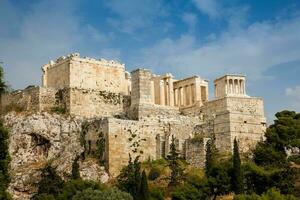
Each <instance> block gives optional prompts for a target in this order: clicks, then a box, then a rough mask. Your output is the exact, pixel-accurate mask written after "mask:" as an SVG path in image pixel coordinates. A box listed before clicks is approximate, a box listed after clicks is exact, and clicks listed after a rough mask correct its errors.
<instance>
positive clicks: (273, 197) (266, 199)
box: [234, 188, 296, 200]
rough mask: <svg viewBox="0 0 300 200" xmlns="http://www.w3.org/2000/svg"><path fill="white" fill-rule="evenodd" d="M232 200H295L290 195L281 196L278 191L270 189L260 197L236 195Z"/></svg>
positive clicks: (255, 195)
mask: <svg viewBox="0 0 300 200" xmlns="http://www.w3.org/2000/svg"><path fill="white" fill-rule="evenodd" d="M234 200H296V198H295V197H294V196H292V195H282V194H281V193H280V191H279V190H277V189H275V188H272V189H270V190H268V191H267V192H266V193H264V194H262V195H261V196H259V195H257V194H251V195H237V196H235V197H234Z"/></svg>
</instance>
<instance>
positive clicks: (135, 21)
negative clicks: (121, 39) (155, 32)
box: [104, 0, 166, 34]
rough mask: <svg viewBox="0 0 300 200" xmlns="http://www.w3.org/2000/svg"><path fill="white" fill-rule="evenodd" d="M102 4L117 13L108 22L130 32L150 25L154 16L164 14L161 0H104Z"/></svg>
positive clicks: (122, 30)
mask: <svg viewBox="0 0 300 200" xmlns="http://www.w3.org/2000/svg"><path fill="white" fill-rule="evenodd" d="M104 5H105V6H106V7H107V8H108V9H109V10H111V11H112V12H113V13H114V14H116V15H117V16H115V17H110V18H109V19H108V20H107V21H108V23H109V24H110V25H111V26H113V27H115V28H117V29H118V30H120V31H121V32H125V33H130V34H131V33H134V32H136V31H138V30H140V29H143V28H146V27H151V26H152V25H153V23H155V22H154V21H155V19H156V18H158V17H159V16H163V15H166V10H165V7H164V6H163V3H162V0H143V1H141V0H122V1H119V0H104Z"/></svg>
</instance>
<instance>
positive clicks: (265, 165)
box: [247, 111, 300, 194]
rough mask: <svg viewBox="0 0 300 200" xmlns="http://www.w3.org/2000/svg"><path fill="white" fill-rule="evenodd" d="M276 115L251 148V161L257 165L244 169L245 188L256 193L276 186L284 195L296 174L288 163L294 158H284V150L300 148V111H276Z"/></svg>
mask: <svg viewBox="0 0 300 200" xmlns="http://www.w3.org/2000/svg"><path fill="white" fill-rule="evenodd" d="M276 117H277V119H276V120H274V124H272V125H271V126H269V128H268V129H267V131H266V135H265V136H266V140H265V141H263V142H260V143H259V144H258V145H257V147H256V149H255V150H254V158H253V160H254V162H255V163H256V164H257V165H258V166H255V167H253V165H252V167H250V168H249V167H248V168H247V169H248V170H249V171H247V182H248V183H247V187H248V188H252V190H253V191H255V192H256V193H258V194H261V193H263V192H265V191H266V190H267V189H270V188H271V187H277V188H278V189H280V191H281V192H282V193H284V194H291V193H293V192H294V184H295V180H296V179H295V178H296V177H295V172H294V170H293V169H292V168H291V166H290V163H289V161H290V160H292V159H293V157H292V158H290V159H287V155H286V152H285V150H286V149H289V148H292V147H298V148H299V147H300V114H299V113H298V114H297V113H295V112H294V111H282V112H278V113H276ZM296 157H297V156H296ZM296 160H297V159H296ZM249 180H250V181H249ZM249 182H252V183H250V184H249ZM248 190H249V189H248Z"/></svg>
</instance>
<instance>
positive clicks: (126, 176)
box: [117, 155, 141, 200]
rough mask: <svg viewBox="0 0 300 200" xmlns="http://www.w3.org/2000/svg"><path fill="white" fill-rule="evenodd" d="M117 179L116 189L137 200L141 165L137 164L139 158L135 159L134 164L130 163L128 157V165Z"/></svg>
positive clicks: (130, 160)
mask: <svg viewBox="0 0 300 200" xmlns="http://www.w3.org/2000/svg"><path fill="white" fill-rule="evenodd" d="M117 179H118V188H120V189H121V190H123V191H125V192H128V193H129V194H131V195H132V197H133V199H135V200H138V199H139V196H140V187H141V163H140V162H139V157H136V158H135V160H134V162H132V159H131V156H130V155H129V161H128V165H127V166H125V167H123V169H122V170H121V173H120V175H119V176H118V177H117Z"/></svg>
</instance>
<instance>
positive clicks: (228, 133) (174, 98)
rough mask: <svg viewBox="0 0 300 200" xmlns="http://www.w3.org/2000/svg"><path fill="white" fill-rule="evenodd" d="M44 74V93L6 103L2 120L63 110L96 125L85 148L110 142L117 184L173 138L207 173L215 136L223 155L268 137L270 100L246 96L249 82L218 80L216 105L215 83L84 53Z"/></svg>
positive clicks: (20, 94) (34, 91) (30, 92)
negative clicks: (131, 165)
mask: <svg viewBox="0 0 300 200" xmlns="http://www.w3.org/2000/svg"><path fill="white" fill-rule="evenodd" d="M42 71H43V76H42V86H37V87H36V86H31V87H28V88H26V89H25V90H21V91H15V92H12V93H9V94H6V95H4V96H2V98H1V112H2V114H3V115H5V114H7V113H8V112H10V111H17V112H20V113H26V116H28V117H30V116H31V115H33V114H34V113H38V112H48V113H51V112H53V110H55V109H60V110H63V111H64V113H65V114H66V115H69V116H71V117H80V118H81V119H82V120H83V121H87V122H89V126H88V128H87V130H86V131H87V132H86V135H85V140H86V141H87V144H89V147H90V148H92V149H93V148H96V143H97V140H99V138H102V139H103V140H104V141H105V148H104V152H103V155H101V159H102V160H103V161H104V164H103V165H104V166H105V168H106V170H107V171H108V172H109V174H110V175H111V176H117V175H118V173H119V171H120V169H121V168H122V166H124V165H126V163H127V161H128V158H129V154H131V156H133V157H134V156H137V155H140V157H141V160H147V159H149V158H151V159H160V158H164V157H166V155H167V154H168V152H169V146H170V142H171V138H172V136H174V137H175V138H176V145H177V147H178V149H179V151H180V153H181V155H182V156H183V157H185V158H186V160H187V161H188V162H189V163H191V165H193V166H195V167H203V163H204V159H205V145H206V142H207V141H208V140H209V139H210V138H212V136H214V137H215V139H216V146H217V148H218V149H220V150H221V151H222V152H231V151H232V148H233V140H234V138H237V140H238V141H239V143H240V145H239V146H240V150H241V151H242V152H247V151H249V150H250V149H252V148H253V147H254V146H255V144H256V143H257V142H258V141H260V140H261V139H262V138H263V135H264V132H265V129H266V120H265V117H264V108H263V100H262V99H261V98H257V97H250V96H248V95H247V94H246V84H245V82H246V78H245V76H242V75H225V76H223V77H221V78H218V79H216V80H215V81H214V87H215V97H214V98H213V99H212V100H209V98H208V81H207V80H205V79H202V78H201V77H199V76H192V77H187V78H185V79H182V80H176V79H174V77H173V76H172V74H170V73H167V74H164V75H155V74H153V73H152V72H151V71H149V70H147V69H136V70H134V71H132V72H131V73H129V72H126V71H125V65H124V64H121V63H119V62H116V61H108V60H104V59H100V60H96V59H93V58H87V57H85V58H81V57H80V56H79V54H78V53H75V54H71V55H68V56H66V57H60V58H58V59H57V60H56V61H50V62H49V63H48V64H46V65H44V66H43V67H42ZM24 117H25V115H24ZM25 118H26V117H25ZM36 134H39V133H36ZM196 136H197V141H196V142H195V140H193V138H195V137H196ZM193 141H194V142H193ZM78 151H79V150H78Z"/></svg>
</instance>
